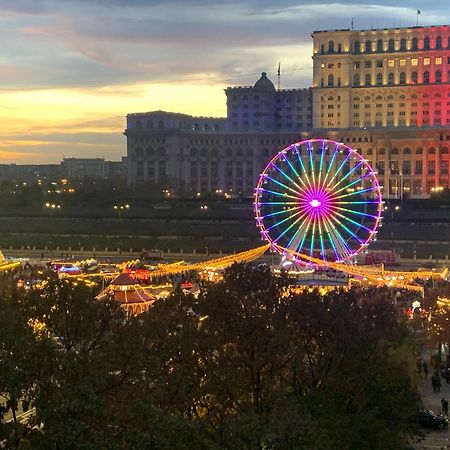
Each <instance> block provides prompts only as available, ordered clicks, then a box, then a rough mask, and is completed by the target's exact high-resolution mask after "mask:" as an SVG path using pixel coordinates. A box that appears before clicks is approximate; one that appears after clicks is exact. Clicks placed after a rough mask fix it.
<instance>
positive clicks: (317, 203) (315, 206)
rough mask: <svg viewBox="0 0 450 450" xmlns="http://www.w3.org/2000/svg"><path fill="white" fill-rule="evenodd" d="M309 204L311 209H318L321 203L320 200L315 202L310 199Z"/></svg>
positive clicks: (315, 199)
mask: <svg viewBox="0 0 450 450" xmlns="http://www.w3.org/2000/svg"><path fill="white" fill-rule="evenodd" d="M309 204H310V205H311V206H312V207H313V208H318V207H319V206H320V205H321V204H322V202H321V201H320V200H317V198H314V199H312V200H311V201H310V202H309Z"/></svg>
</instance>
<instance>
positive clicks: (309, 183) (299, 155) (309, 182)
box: [295, 146, 313, 189]
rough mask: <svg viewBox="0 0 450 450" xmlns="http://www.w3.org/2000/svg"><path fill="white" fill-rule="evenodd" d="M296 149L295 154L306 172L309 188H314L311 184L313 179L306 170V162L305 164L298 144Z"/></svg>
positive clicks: (304, 172)
mask: <svg viewBox="0 0 450 450" xmlns="http://www.w3.org/2000/svg"><path fill="white" fill-rule="evenodd" d="M295 149H296V150H295V154H296V155H297V160H298V163H299V164H300V167H301V169H302V172H303V174H304V176H305V178H306V181H307V183H308V186H309V189H313V185H312V184H311V180H310V179H309V177H308V171H307V170H306V167H305V164H304V162H303V160H302V158H301V154H300V153H301V152H300V149H299V148H298V147H297V146H295ZM300 179H302V177H300Z"/></svg>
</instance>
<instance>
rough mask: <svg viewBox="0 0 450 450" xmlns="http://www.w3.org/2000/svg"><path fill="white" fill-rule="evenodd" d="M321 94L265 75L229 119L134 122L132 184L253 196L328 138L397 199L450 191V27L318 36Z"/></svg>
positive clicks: (234, 105)
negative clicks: (304, 148) (292, 155)
mask: <svg viewBox="0 0 450 450" xmlns="http://www.w3.org/2000/svg"><path fill="white" fill-rule="evenodd" d="M312 37H313V85H312V87H311V88H309V89H290V90H277V89H275V86H274V85H273V83H272V82H271V81H270V80H269V79H268V78H267V76H266V74H265V73H263V74H262V76H261V78H260V79H259V80H258V81H257V82H256V83H255V85H254V86H249V87H229V88H227V89H226V90H225V93H226V97H227V117H226V118H200V117H192V116H187V115H182V114H175V113H165V112H160V111H159V112H150V113H137V114H129V115H128V116H127V129H126V131H125V134H126V136H127V161H128V181H129V183H130V184H136V183H139V182H143V181H150V182H157V181H160V182H163V183H166V185H167V187H168V188H169V189H172V190H174V191H176V192H177V193H179V194H181V195H189V194H191V193H194V192H213V191H215V190H222V191H225V192H229V193H231V194H236V195H237V194H240V195H251V194H252V192H253V187H254V185H255V183H256V180H257V177H258V175H259V173H260V171H261V170H262V168H263V166H264V164H265V162H267V161H268V159H269V158H270V156H271V155H273V154H274V153H275V152H276V151H278V150H280V149H281V148H283V146H286V145H287V144H289V143H291V142H294V141H297V140H300V139H305V138H309V137H318V136H320V137H327V138H330V139H334V140H337V141H340V142H344V143H345V144H347V145H350V146H351V147H353V148H357V149H358V150H359V151H360V152H361V153H362V154H363V155H364V156H365V157H366V158H367V159H368V160H369V161H371V163H372V164H373V165H374V166H375V167H376V168H377V171H378V173H379V177H380V178H381V180H382V182H383V185H384V187H385V195H386V196H387V197H391V198H401V197H403V196H411V197H423V196H427V195H430V193H431V192H433V191H434V190H436V189H440V188H441V187H448V186H449V148H450V29H449V26H432V27H410V28H395V29H376V30H348V29H347V30H334V31H316V32H314V33H313V34H312Z"/></svg>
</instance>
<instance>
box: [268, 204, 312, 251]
mask: <svg viewBox="0 0 450 450" xmlns="http://www.w3.org/2000/svg"><path fill="white" fill-rule="evenodd" d="M306 215H307V213H306V212H305V213H304V214H303V215H302V216H300V217H298V218H297V219H296V220H295V221H294V222H293V223H292V224H291V225H289V227H288V228H286V229H285V230H284V231H283V232H282V233H281V234H279V235H278V236H277V237H276V238H275V239H274V240H273V242H274V243H277V242H278V241H279V240H280V239H281V238H282V237H283V236H284V235H285V234H286V233H287V232H288V231H289V230H291V229H292V228H293V227H294V226H295V225H296V224H297V223H298V222H300V220H302V219H303V218H304V217H305V216H306ZM300 228H301V226H300V227H299V229H300ZM294 236H295V235H294ZM291 241H292V239H291ZM291 241H289V244H290V243H291ZM289 244H288V246H289Z"/></svg>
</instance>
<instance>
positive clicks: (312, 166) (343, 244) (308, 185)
mask: <svg viewBox="0 0 450 450" xmlns="http://www.w3.org/2000/svg"><path fill="white" fill-rule="evenodd" d="M317 144H319V148H314V146H315V145H316V146H317ZM330 146H331V147H333V148H334V150H333V153H332V155H331V157H329V156H330V154H329V148H330ZM302 150H303V151H304V152H306V153H307V156H306V157H305V155H304V154H302ZM318 150H320V152H319V153H317V151H318ZM314 151H316V153H314ZM294 154H295V159H293V155H294ZM314 154H317V155H319V156H317V157H314ZM338 155H339V156H338ZM291 158H292V160H291ZM339 160H342V161H340V163H339V164H338V162H339ZM351 160H352V161H353V162H354V165H353V168H351V169H350V165H349V163H350V161H351ZM280 163H282V164H280ZM333 164H334V165H336V166H338V168H337V169H336V168H334V169H332V168H333V167H334V166H333ZM347 165H348V168H349V170H348V171H344V170H345V169H346V168H347ZM308 171H309V175H308ZM325 171H326V173H325V174H324V172H325ZM364 171H365V173H364V174H363V172H364ZM331 172H333V173H332V174H331V175H330V173H331ZM272 173H274V175H271V174H272ZM360 174H361V175H360ZM338 175H340V177H339V176H338ZM355 175H356V180H353V179H352V177H355ZM277 177H278V179H277ZM344 182H345V184H343V183H344ZM267 184H268V185H269V187H270V189H268V188H265V187H264V186H265V185H267ZM367 184H368V187H366V186H367ZM280 189H281V190H282V191H283V192H280ZM381 189H382V186H381V185H380V183H379V181H378V179H377V177H376V172H375V171H374V170H373V168H372V166H371V165H370V164H369V163H368V161H367V160H366V159H365V158H363V157H362V156H361V155H360V154H359V153H358V152H357V151H356V150H354V149H352V148H351V147H349V146H347V145H345V144H343V143H340V142H336V141H332V140H328V139H307V140H303V141H299V142H296V143H294V144H291V145H289V146H288V147H286V148H284V149H283V150H281V151H279V152H277V154H276V155H275V156H274V157H273V158H272V159H271V160H270V161H269V163H268V164H267V165H266V167H265V168H264V170H263V172H262V173H261V175H260V177H259V180H258V183H257V186H256V188H255V197H254V210H255V218H256V223H257V226H258V227H259V229H260V233H261V236H262V238H263V240H265V241H267V242H268V243H269V244H270V245H271V247H272V249H273V250H274V251H276V252H277V253H281V254H284V255H286V254H297V255H299V254H301V253H303V252H301V250H302V245H303V243H304V241H305V237H304V236H303V239H302V238H300V237H299V236H297V235H299V234H300V230H301V228H302V227H305V230H303V231H304V232H303V234H304V235H306V234H308V233H310V236H309V241H308V242H309V243H308V246H309V249H308V250H309V251H308V252H307V253H309V257H310V259H311V260H313V259H315V258H314V254H315V253H314V251H316V250H317V249H315V247H314V245H316V243H315V240H317V241H318V242H319V244H320V247H319V248H318V250H319V251H320V253H321V256H322V259H323V260H324V261H325V255H326V251H325V242H328V244H329V247H330V248H329V249H327V251H328V250H332V252H333V253H334V255H335V257H336V261H348V260H350V259H352V258H353V257H354V256H356V255H357V254H358V253H359V252H361V251H362V250H364V249H365V248H366V247H367V245H368V244H369V242H370V241H371V240H373V239H375V238H376V234H377V228H378V226H379V225H380V222H381V219H382V216H381V214H382V205H383V201H382V197H381ZM363 194H364V196H362V195H363ZM370 195H372V196H373V199H371V197H370ZM267 196H268V197H269V200H270V201H265V200H266V198H265V197H267ZM366 196H369V197H368V198H370V199H368V198H366ZM266 207H267V208H272V209H270V210H269V211H270V212H263V211H262V210H263V209H265V208H266ZM353 208H356V209H353ZM358 208H366V209H364V211H361V210H358ZM367 208H369V209H370V208H371V209H372V210H374V211H372V214H369V213H367ZM287 214H289V215H287ZM275 217H276V218H278V217H281V218H282V219H281V220H279V221H278V222H275V223H274V224H271V226H267V225H266V219H269V218H270V219H271V220H273V219H274V218H275ZM365 220H366V221H369V220H370V221H371V222H373V223H372V224H369V226H366V224H365V222H364V221H365ZM284 223H286V226H288V228H287V229H284V231H283V232H282V233H281V234H280V235H279V236H277V237H275V236H273V233H274V230H275V229H280V228H281V225H283V224H284ZM298 224H299V225H298ZM305 224H306V225H305ZM348 224H351V226H356V227H357V228H356V230H357V231H358V233H356V232H355V231H354V230H352V229H351V228H349V226H347V225H348ZM296 226H297V228H295V227H296ZM310 226H312V229H311V232H309V230H310ZM316 228H317V232H316ZM291 230H292V231H291ZM289 232H290V233H289ZM291 233H294V235H293V237H291V239H290V240H289V242H288V245H285V246H283V245H281V244H280V243H279V242H278V241H279V240H280V238H282V237H283V238H284V236H285V235H286V236H290V235H291ZM344 233H346V235H348V237H347V239H345V238H344V237H343V235H342V234H344ZM359 233H361V234H364V236H360V235H359ZM316 234H317V239H316ZM311 236H312V237H311ZM327 239H328V240H327ZM295 240H296V241H295ZM299 240H300V245H299V246H298V248H297V249H295V248H294V249H292V248H290V245H291V243H292V242H294V243H295V244H296V245H297V244H298V241H299ZM350 240H351V241H352V242H353V241H354V242H355V243H356V246H355V248H352V247H351V246H350V244H349V241H350ZM306 256H307V255H306Z"/></svg>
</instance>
